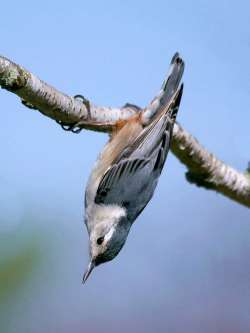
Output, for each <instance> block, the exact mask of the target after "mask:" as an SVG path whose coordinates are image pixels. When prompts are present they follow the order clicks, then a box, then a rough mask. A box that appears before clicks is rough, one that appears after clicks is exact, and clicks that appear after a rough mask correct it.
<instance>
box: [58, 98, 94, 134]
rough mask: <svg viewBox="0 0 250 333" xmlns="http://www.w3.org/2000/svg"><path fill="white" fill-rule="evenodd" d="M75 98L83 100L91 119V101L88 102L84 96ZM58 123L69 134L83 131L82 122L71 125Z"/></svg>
mask: <svg viewBox="0 0 250 333" xmlns="http://www.w3.org/2000/svg"><path fill="white" fill-rule="evenodd" d="M74 98H75V99H79V100H81V102H82V103H83V104H84V105H85V106H86V109H87V112H88V118H89V119H90V118H91V114H90V103H89V100H87V99H86V98H85V97H84V96H83V95H75V96H74ZM56 122H57V123H58V124H59V125H60V126H61V127H62V129H63V130H64V131H67V132H72V133H75V134H78V133H80V132H81V130H82V128H81V127H80V125H81V124H82V122H81V121H78V122H75V123H71V124H69V123H66V122H63V121H61V120H56Z"/></svg>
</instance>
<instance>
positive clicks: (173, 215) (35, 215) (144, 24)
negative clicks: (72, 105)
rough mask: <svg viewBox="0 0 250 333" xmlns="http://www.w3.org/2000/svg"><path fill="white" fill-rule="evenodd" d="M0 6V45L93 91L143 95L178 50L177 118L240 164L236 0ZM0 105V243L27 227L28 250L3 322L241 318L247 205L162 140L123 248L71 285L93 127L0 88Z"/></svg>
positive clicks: (204, 324) (248, 119)
mask: <svg viewBox="0 0 250 333" xmlns="http://www.w3.org/2000/svg"><path fill="white" fill-rule="evenodd" d="M1 12H2V13H3V14H2V15H1V22H0V28H1V30H0V36H1V41H2V43H1V47H0V53H1V54H2V55H4V56H6V57H9V58H10V59H12V60H13V61H16V62H17V63H19V64H21V65H23V66H24V67H26V68H27V69H29V70H31V71H32V72H33V73H34V74H36V75H38V76H39V77H40V78H41V79H43V80H45V81H47V82H48V83H50V84H52V85H54V86H56V87H57V88H58V89H60V90H62V91H64V92H66V93H68V94H71V95H74V94H77V93H81V94H83V95H85V96H86V97H87V98H89V99H91V100H92V101H93V102H94V103H96V104H99V105H111V106H121V105H123V104H125V103H126V102H131V103H135V104H138V105H140V106H144V105H146V104H147V103H148V102H149V101H150V100H151V99H152V97H153V96H154V95H155V93H156V92H157V91H158V89H159V87H160V85H161V83H162V81H163V79H164V76H165V74H166V73H167V71H168V64H169V61H170V59H171V57H172V55H173V53H174V52H175V51H179V52H180V53H181V55H182V56H183V58H184V60H185V62H186V69H185V74H184V83H185V90H184V96H183V100H182V105H181V109H180V112H179V115H178V120H179V121H180V122H181V124H182V125H183V126H184V127H185V128H186V129H187V130H189V131H190V132H191V133H192V134H193V135H195V136H196V137H197V138H198V139H199V140H200V142H201V143H202V144H204V146H206V147H207V148H208V149H210V150H211V151H212V152H214V153H215V154H216V155H217V156H218V157H220V158H221V159H223V160H225V161H226V162H227V163H229V164H231V165H232V166H235V167H236V168H238V169H240V170H244V169H245V168H246V166H247V163H248V161H249V160H250V151H249V143H250V137H249V124H250V112H249V109H250V80H249V79H250V66H249V64H248V62H249V61H248V59H249V56H250V7H249V3H248V2H247V1H237V2H236V1H230V2H228V1H220V2H219V3H218V2H217V1H192V2H188V1H176V2H173V1H154V2H153V1H131V0H130V1H126V2H125V1H123V2H122V1H105V2H101V1H92V2H86V1H71V2H70V3H66V2H62V1H60V2H59V1H54V2H53V3H51V2H49V1H43V2H34V1H22V2H19V3H16V4H13V3H10V2H4V3H3V4H2V5H1ZM0 107H1V110H2V126H1V131H0V149H1V152H2V154H1V156H2V163H1V166H0V181H1V187H0V237H1V239H3V240H4V242H2V244H5V245H4V246H3V245H2V246H1V245H0V249H1V253H3V254H4V255H6V256H8V255H11V254H13V253H15V251H18V249H19V246H22V244H23V243H24V242H25V240H26V239H27V238H28V239H30V238H31V239H33V241H34V242H35V244H36V247H37V248H38V250H39V253H40V254H41V259H40V261H39V262H38V263H37V266H36V269H35V270H34V272H33V273H32V277H31V278H30V279H27V281H25V282H23V284H22V285H21V286H20V290H19V291H18V292H15V293H14V294H13V295H12V297H10V298H9V299H8V301H6V304H4V305H2V306H3V310H2V311H1V315H2V317H3V318H2V320H3V321H4V322H5V323H8V324H6V325H7V326H6V327H7V333H12V332H13V333H14V332H16V329H17V327H18V330H19V332H20V333H22V332H25V333H28V332H32V333H40V332H44V331H45V330H46V331H47V332H51V333H52V332H55V331H61V332H76V333H78V332H79V333H80V332H85V331H86V332H100V331H102V332H103V331H104V332H106V331H109V332H117V331H118V330H119V331H121V332H123V331H124V332H125V331H128V330H130V331H134V332H135V331H136V332H152V330H158V331H159V332H165V331H166V329H168V330H169V331H171V332H172V333H174V332H182V331H184V330H185V331H186V330H188V331H191V330H192V332H193V333H195V332H201V331H202V332H205V333H206V332H211V331H213V332H220V333H221V332H227V333H229V332H231V331H232V332H235V331H237V332H242V333H245V332H249V329H250V315H249V311H248V309H249V307H250V282H249V281H250V270H249V267H248V266H249V254H250V242H249V237H250V224H249V222H250V216H249V210H248V209H246V208H244V207H242V206H240V205H238V204H236V203H234V202H232V201H230V200H228V199H226V198H224V197H222V196H221V195H219V194H216V193H214V192H208V191H205V190H204V189H199V188H196V187H194V186H191V185H190V184H188V183H187V182H186V181H185V178H184V172H185V167H184V166H182V165H180V164H179V162H178V161H177V160H176V159H175V158H174V157H173V156H172V155H171V154H170V156H169V158H168V161H167V163H166V167H165V169H164V172H163V174H162V177H161V180H160V183H159V186H158V188H157V191H156V193H155V196H154V198H153V200H152V202H151V203H150V204H149V206H148V207H147V209H146V210H145V211H144V213H143V214H142V215H141V216H140V218H139V219H138V222H137V223H136V224H135V225H134V227H133V230H132V231H131V235H130V236H129V239H128V242H127V244H126V246H125V248H124V249H123V251H122V252H121V254H120V255H119V256H118V257H117V259H116V260H115V261H113V262H112V263H109V264H106V265H103V266H101V267H100V268H98V269H96V271H95V272H94V273H93V276H92V277H91V279H90V280H89V281H88V283H87V284H86V286H84V287H83V286H82V285H81V284H80V282H81V276H82V273H83V271H84V269H85V266H86V264H87V261H88V247H87V233H86V230H85V227H84V226H83V217H82V216H83V195H84V188H85V184H86V181H87V178H88V175H89V173H90V170H91V167H92V165H93V163H94V161H95V159H96V156H97V155H98V153H99V151H100V150H101V148H102V146H103V144H104V143H105V141H106V140H107V137H106V136H105V135H104V134H99V133H93V132H87V131H85V132H82V133H81V134H79V135H73V134H69V133H66V132H63V131H62V130H61V129H60V128H59V126H58V125H57V124H56V123H55V122H53V121H51V120H50V119H48V118H45V117H43V116H42V115H40V114H39V113H38V112H36V111H32V110H29V109H26V108H25V107H24V106H23V105H22V104H21V103H19V101H18V99H17V97H16V96H14V95H12V94H10V93H8V92H6V91H0ZM6 244H7V245H6ZM20 244H21V245H20ZM1 247H2V248H1Z"/></svg>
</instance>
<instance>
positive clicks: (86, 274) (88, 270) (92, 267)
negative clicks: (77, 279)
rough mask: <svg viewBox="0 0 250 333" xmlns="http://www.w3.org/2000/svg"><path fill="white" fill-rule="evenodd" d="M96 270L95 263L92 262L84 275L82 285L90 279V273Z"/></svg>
mask: <svg viewBox="0 0 250 333" xmlns="http://www.w3.org/2000/svg"><path fill="white" fill-rule="evenodd" d="M94 268H95V263H94V261H92V260H91V261H90V263H89V265H88V268H87V270H86V272H85V273H84V275H83V279H82V283H85V282H86V281H87V279H88V277H89V276H90V273H91V272H92V271H93V269H94Z"/></svg>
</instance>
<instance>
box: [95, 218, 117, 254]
mask: <svg viewBox="0 0 250 333" xmlns="http://www.w3.org/2000/svg"><path fill="white" fill-rule="evenodd" d="M109 224H110V223H105V222H103V223H101V224H100V225H98V226H97V227H96V228H95V229H94V230H93V231H92V233H91V235H90V255H91V258H93V259H94V258H97V257H98V256H100V255H103V254H104V253H105V251H106V250H107V248H108V244H109V243H110V241H111V238H112V236H113V235H114V232H115V223H114V224H113V225H112V226H111V227H110V226H109Z"/></svg>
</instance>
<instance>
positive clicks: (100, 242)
mask: <svg viewBox="0 0 250 333" xmlns="http://www.w3.org/2000/svg"><path fill="white" fill-rule="evenodd" d="M103 241H104V237H99V238H97V240H96V243H97V244H98V245H101V244H102V243H103Z"/></svg>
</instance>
